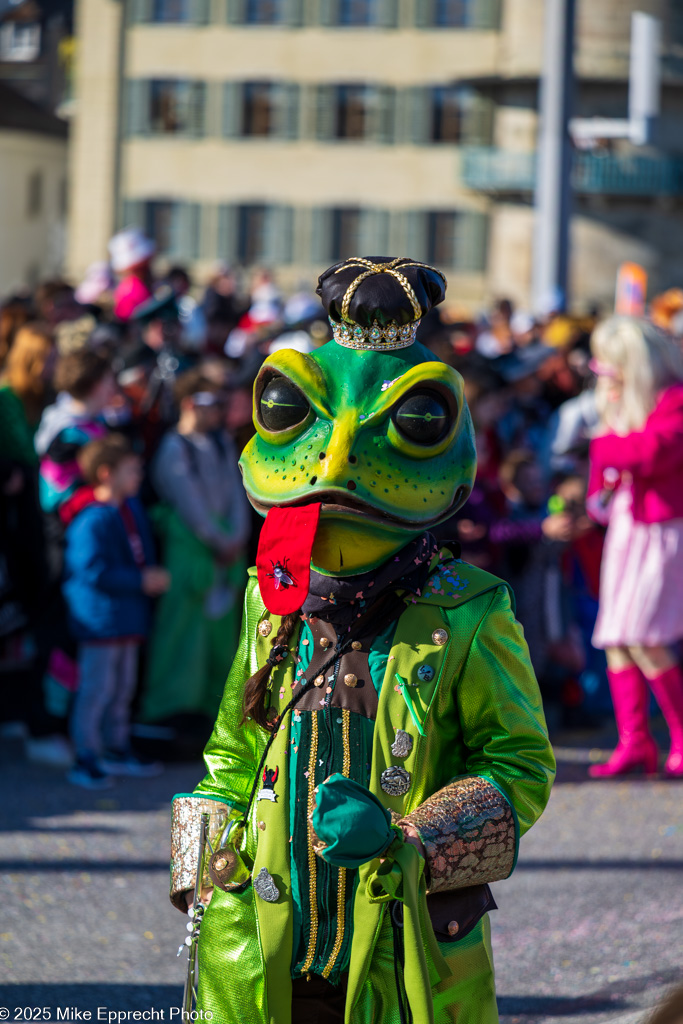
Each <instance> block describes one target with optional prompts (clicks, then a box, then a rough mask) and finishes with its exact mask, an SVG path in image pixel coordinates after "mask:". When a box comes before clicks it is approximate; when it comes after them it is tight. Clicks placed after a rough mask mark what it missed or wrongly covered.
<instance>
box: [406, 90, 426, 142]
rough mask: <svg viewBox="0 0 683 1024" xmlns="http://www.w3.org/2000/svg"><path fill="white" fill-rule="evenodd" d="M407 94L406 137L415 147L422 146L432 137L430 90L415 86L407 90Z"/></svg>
mask: <svg viewBox="0 0 683 1024" xmlns="http://www.w3.org/2000/svg"><path fill="white" fill-rule="evenodd" d="M407 94H408V95H407V96H406V107H407V111H406V113H407V117H406V127H407V131H408V135H407V137H408V139H409V140H410V142H412V143H414V144H415V145H416V146H423V145H425V144H426V143H428V142H429V141H430V139H431V137H432V90H431V89H430V88H429V87H428V86H415V87H414V88H412V89H408V90H407Z"/></svg>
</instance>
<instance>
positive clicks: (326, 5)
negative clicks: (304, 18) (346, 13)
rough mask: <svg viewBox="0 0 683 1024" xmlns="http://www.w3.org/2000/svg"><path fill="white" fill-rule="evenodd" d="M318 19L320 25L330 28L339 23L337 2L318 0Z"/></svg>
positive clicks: (335, 0)
mask: <svg viewBox="0 0 683 1024" xmlns="http://www.w3.org/2000/svg"><path fill="white" fill-rule="evenodd" d="M318 21H319V22H320V24H321V25H325V26H326V27H328V28H331V27H332V26H334V25H338V24H339V4H338V2H337V0H318Z"/></svg>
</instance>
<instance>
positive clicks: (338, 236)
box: [331, 207, 363, 261]
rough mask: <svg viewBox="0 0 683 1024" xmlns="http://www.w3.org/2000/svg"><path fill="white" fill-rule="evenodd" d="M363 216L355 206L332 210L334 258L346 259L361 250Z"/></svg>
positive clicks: (332, 256) (332, 257)
mask: <svg viewBox="0 0 683 1024" xmlns="http://www.w3.org/2000/svg"><path fill="white" fill-rule="evenodd" d="M362 216H363V214H362V211H361V210H359V209H356V208H353V207H351V208H348V209H339V210H333V211H332V239H331V241H332V253H331V259H332V260H334V261H336V260H346V259H349V257H351V256H357V255H358V253H359V252H360V251H361V227H362Z"/></svg>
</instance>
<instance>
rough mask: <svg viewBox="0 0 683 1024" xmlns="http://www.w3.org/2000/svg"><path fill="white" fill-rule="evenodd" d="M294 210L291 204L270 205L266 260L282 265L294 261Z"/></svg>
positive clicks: (267, 217)
mask: <svg viewBox="0 0 683 1024" xmlns="http://www.w3.org/2000/svg"><path fill="white" fill-rule="evenodd" d="M293 228H294V210H293V209H292V207H291V206H269V207H268V212H267V214H266V252H265V259H266V262H267V263H269V264H270V265H271V266H275V267H280V266H283V265H284V264H287V263H291V262H292V242H293Z"/></svg>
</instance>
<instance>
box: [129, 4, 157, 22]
mask: <svg viewBox="0 0 683 1024" xmlns="http://www.w3.org/2000/svg"><path fill="white" fill-rule="evenodd" d="M127 13H128V24H129V25H144V24H145V22H148V21H151V20H152V0H128V4H127Z"/></svg>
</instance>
